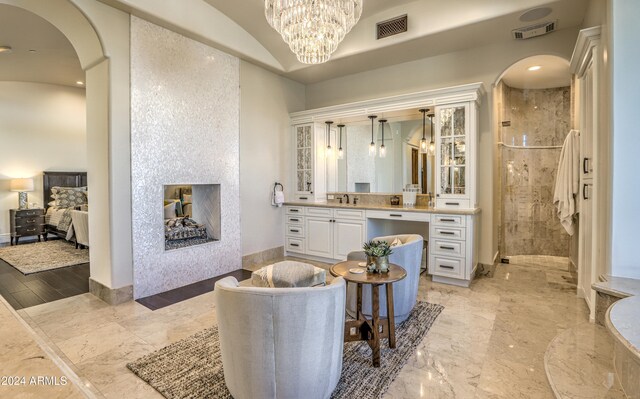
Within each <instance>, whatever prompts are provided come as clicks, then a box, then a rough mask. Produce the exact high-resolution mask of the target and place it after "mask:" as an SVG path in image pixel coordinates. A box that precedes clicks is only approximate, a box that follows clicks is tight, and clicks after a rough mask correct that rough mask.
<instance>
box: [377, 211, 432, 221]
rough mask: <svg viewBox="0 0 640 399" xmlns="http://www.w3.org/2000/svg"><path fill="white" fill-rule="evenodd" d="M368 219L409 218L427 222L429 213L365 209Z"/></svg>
mask: <svg viewBox="0 0 640 399" xmlns="http://www.w3.org/2000/svg"><path fill="white" fill-rule="evenodd" d="M367 218H368V219H388V220H410V221H414V222H429V221H430V219H431V215H430V214H428V213H421V212H402V211H367Z"/></svg>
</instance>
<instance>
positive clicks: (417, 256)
mask: <svg viewBox="0 0 640 399" xmlns="http://www.w3.org/2000/svg"><path fill="white" fill-rule="evenodd" d="M396 238H398V239H399V240H400V241H401V242H402V245H398V246H395V247H393V253H392V254H391V255H390V256H389V262H391V263H395V264H396V265H400V266H402V267H403V268H404V269H405V270H406V271H407V277H405V278H404V279H403V280H400V281H398V282H397V283H393V313H394V316H395V317H394V319H395V323H396V324H397V323H400V322H403V321H404V320H406V318H407V317H409V313H411V310H412V309H413V307H414V306H415V304H416V301H417V298H418V283H419V282H420V264H421V263H422V246H423V242H424V239H423V238H422V236H420V235H417V234H402V235H396V236H386V237H377V238H374V240H375V241H386V242H388V243H389V244H391V243H392V242H393V241H394V240H395V239H396ZM366 259H367V257H366V255H365V254H364V252H362V251H358V252H351V253H350V254H349V255H348V257H347V260H366ZM356 295H357V293H356V286H355V284H348V286H347V313H348V314H349V316H351V317H355V315H356ZM386 301H387V293H386V291H385V290H380V317H387V307H386ZM362 313H363V314H364V315H365V316H367V317H371V286H370V285H368V284H364V286H363V287H362Z"/></svg>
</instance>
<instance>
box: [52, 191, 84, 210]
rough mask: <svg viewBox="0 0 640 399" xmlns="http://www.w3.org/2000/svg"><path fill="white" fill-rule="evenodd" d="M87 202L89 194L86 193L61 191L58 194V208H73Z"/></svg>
mask: <svg viewBox="0 0 640 399" xmlns="http://www.w3.org/2000/svg"><path fill="white" fill-rule="evenodd" d="M52 191H53V189H52ZM87 202H88V201H87V193H86V192H85V191H81V190H74V189H70V190H66V189H61V190H58V191H57V192H56V206H57V207H58V208H73V207H74V206H78V205H84V204H86V203H87Z"/></svg>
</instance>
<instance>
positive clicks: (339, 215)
mask: <svg viewBox="0 0 640 399" xmlns="http://www.w3.org/2000/svg"><path fill="white" fill-rule="evenodd" d="M333 216H334V217H335V218H336V219H358V220H364V211H363V210H360V209H341V208H336V209H334V210H333Z"/></svg>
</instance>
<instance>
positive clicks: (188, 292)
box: [137, 269, 251, 310]
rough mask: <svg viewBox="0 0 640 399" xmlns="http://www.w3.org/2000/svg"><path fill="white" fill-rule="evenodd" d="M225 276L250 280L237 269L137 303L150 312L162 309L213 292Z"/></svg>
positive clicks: (244, 272) (247, 274)
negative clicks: (217, 283)
mask: <svg viewBox="0 0 640 399" xmlns="http://www.w3.org/2000/svg"><path fill="white" fill-rule="evenodd" d="M227 276H233V277H235V278H236V279H237V280H238V281H241V280H245V279H248V278H250V277H251V272H250V271H248V270H244V269H238V270H235V271H232V272H231V273H227V274H223V275H221V276H217V277H214V278H210V279H207V280H202V281H198V282H197V283H193V284H189V285H185V286H184V287H180V288H176V289H174V290H171V291H166V292H163V293H161V294H156V295H151V296H148V297H145V298H140V299H138V300H137V302H138V303H140V304H142V305H144V306H146V307H147V308H149V309H151V310H157V309H162V308H164V307H166V306H169V305H173V304H174V303H178V302H182V301H185V300H187V299H191V298H193V297H196V296H198V295H202V294H204V293H207V292H211V291H213V287H214V285H215V284H216V281H218V280H220V279H222V278H224V277H227Z"/></svg>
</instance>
